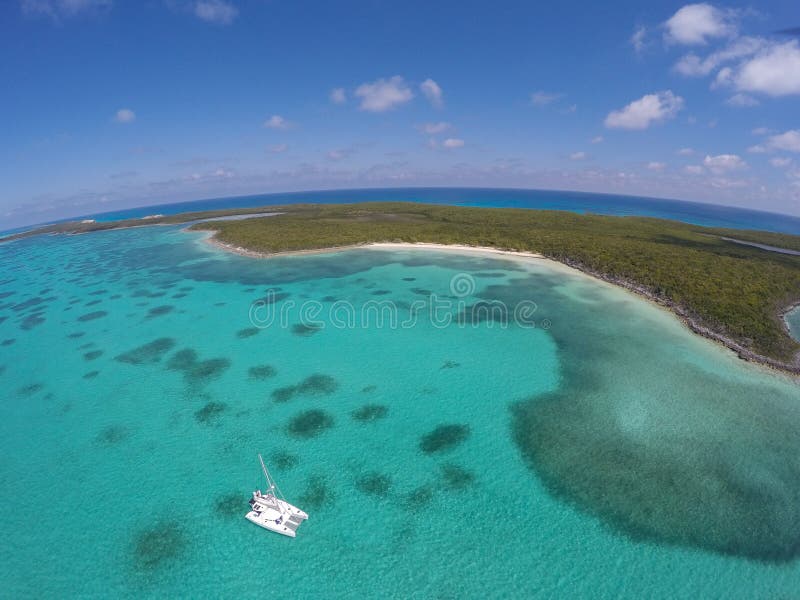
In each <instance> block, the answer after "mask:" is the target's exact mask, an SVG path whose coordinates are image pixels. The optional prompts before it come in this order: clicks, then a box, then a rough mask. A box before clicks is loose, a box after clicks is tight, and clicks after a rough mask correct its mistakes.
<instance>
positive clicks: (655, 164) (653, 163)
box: [647, 160, 667, 171]
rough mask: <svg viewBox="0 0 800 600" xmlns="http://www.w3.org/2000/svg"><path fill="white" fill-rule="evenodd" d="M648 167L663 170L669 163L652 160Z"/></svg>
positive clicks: (652, 169) (653, 169)
mask: <svg viewBox="0 0 800 600" xmlns="http://www.w3.org/2000/svg"><path fill="white" fill-rule="evenodd" d="M647 168H648V169H649V170H651V171H663V170H664V169H666V168H667V163H663V162H658V161H655V160H652V161H650V162H649V163H647Z"/></svg>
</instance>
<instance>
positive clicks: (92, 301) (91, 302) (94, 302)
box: [84, 300, 102, 307]
mask: <svg viewBox="0 0 800 600" xmlns="http://www.w3.org/2000/svg"><path fill="white" fill-rule="evenodd" d="M101 302H102V300H90V301H89V302H87V303H86V304H84V306H86V307H89V306H97V305H98V304H100V303H101Z"/></svg>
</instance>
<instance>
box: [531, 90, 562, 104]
mask: <svg viewBox="0 0 800 600" xmlns="http://www.w3.org/2000/svg"><path fill="white" fill-rule="evenodd" d="M563 97H564V94H560V93H553V92H543V91H538V92H533V93H532V94H531V104H533V105H534V106H546V105H548V104H550V103H551V102H555V101H556V100H558V99H560V98H563Z"/></svg>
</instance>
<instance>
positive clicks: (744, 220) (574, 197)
mask: <svg viewBox="0 0 800 600" xmlns="http://www.w3.org/2000/svg"><path fill="white" fill-rule="evenodd" d="M374 201H393V202H396V201H412V202H425V203H429V204H450V205H456V206H490V207H500V208H532V209H551V210H566V211H571V212H577V213H597V214H604V215H623V216H625V215H627V216H645V217H658V218H662V219H673V220H676V221H683V222H686V223H693V224H695V225H705V226H710V227H731V228H734V229H759V230H764V231H777V232H782V233H792V234H798V235H800V217H792V216H788V215H782V214H778V213H771V212H765V211H758V210H747V209H742V208H734V207H730V206H720V205H715V204H704V203H700V202H685V201H682V200H662V199H658V198H645V197H638V196H617V195H612V194H589V193H584V192H565V191H553V190H520V189H492V188H391V189H360V190H330V191H312V192H292V193H283V194H259V195H255V196H235V197H230V198H211V199H208V200H197V201H192V202H175V203H169V204H159V205H155V206H152V205H151V206H145V207H140V208H130V209H125V210H119V211H114V212H106V213H98V214H90V215H85V216H83V217H79V218H89V219H96V220H98V221H112V220H118V219H131V218H134V219H135V218H139V217H143V216H145V215H152V214H164V215H171V214H177V213H181V212H187V211H200V210H212V209H225V208H247V207H251V206H253V207H254V206H267V205H279V204H296V203H304V202H310V203H322V204H337V203H346V202H374Z"/></svg>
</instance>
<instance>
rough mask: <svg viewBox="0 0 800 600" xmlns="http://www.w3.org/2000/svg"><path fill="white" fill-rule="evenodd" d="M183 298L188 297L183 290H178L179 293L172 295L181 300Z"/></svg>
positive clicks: (174, 298)
mask: <svg viewBox="0 0 800 600" xmlns="http://www.w3.org/2000/svg"><path fill="white" fill-rule="evenodd" d="M181 298H186V294H184V293H183V292H178V293H177V294H173V295H172V299H173V300H180V299H181Z"/></svg>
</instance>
